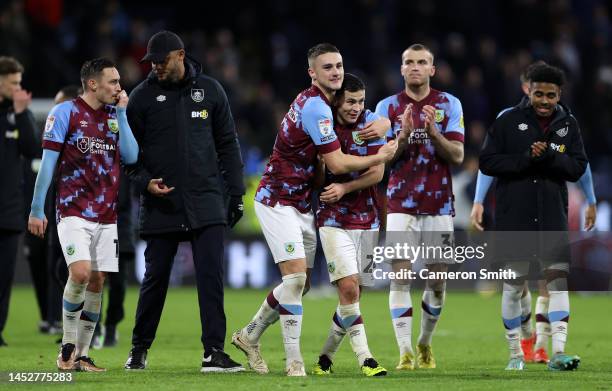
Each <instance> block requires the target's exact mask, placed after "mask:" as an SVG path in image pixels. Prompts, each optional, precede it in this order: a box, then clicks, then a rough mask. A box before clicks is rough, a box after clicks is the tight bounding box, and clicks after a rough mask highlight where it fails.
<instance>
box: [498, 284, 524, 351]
mask: <svg viewBox="0 0 612 391" xmlns="http://www.w3.org/2000/svg"><path fill="white" fill-rule="evenodd" d="M503 289H504V291H503V292H502V320H503V322H504V327H505V329H506V339H507V340H508V347H509V348H510V357H522V356H523V351H522V349H521V339H520V328H521V293H522V290H523V285H511V284H508V283H505V282H504V288H503Z"/></svg>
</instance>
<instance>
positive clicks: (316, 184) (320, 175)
mask: <svg viewBox="0 0 612 391" xmlns="http://www.w3.org/2000/svg"><path fill="white" fill-rule="evenodd" d="M324 184H325V161H324V160H323V158H322V157H321V155H317V162H316V163H315V170H314V177H313V180H312V187H313V188H314V189H320V188H321V187H323V185H324Z"/></svg>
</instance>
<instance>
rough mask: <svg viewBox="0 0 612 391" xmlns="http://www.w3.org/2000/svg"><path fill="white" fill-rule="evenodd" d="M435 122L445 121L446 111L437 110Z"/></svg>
mask: <svg viewBox="0 0 612 391" xmlns="http://www.w3.org/2000/svg"><path fill="white" fill-rule="evenodd" d="M434 120H435V121H436V122H442V121H444V110H436V115H435V116H434Z"/></svg>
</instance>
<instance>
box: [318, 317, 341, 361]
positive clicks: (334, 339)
mask: <svg viewBox="0 0 612 391" xmlns="http://www.w3.org/2000/svg"><path fill="white" fill-rule="evenodd" d="M338 311H339V309H336V311H335V312H334V316H332V322H331V326H330V328H329V334H328V335H327V340H325V345H323V350H321V355H325V356H327V357H329V359H330V360H333V359H334V355H335V354H336V352H337V351H338V348H339V347H340V344H341V343H342V340H343V339H344V336H345V335H346V330H345V329H344V326H343V325H342V320H341V317H340V315H338Z"/></svg>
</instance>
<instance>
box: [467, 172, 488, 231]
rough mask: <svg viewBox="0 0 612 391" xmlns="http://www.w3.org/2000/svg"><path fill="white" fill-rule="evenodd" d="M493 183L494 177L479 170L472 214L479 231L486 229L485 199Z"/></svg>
mask: <svg viewBox="0 0 612 391" xmlns="http://www.w3.org/2000/svg"><path fill="white" fill-rule="evenodd" d="M492 182H493V177H492V176H488V175H485V174H483V173H482V171H480V170H478V177H477V178H476V194H475V195H474V205H472V213H471V214H470V219H471V220H472V225H473V226H474V228H476V229H477V230H478V231H484V228H483V227H482V215H483V213H484V199H485V197H486V196H487V192H488V191H489V187H491V183H492Z"/></svg>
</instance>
